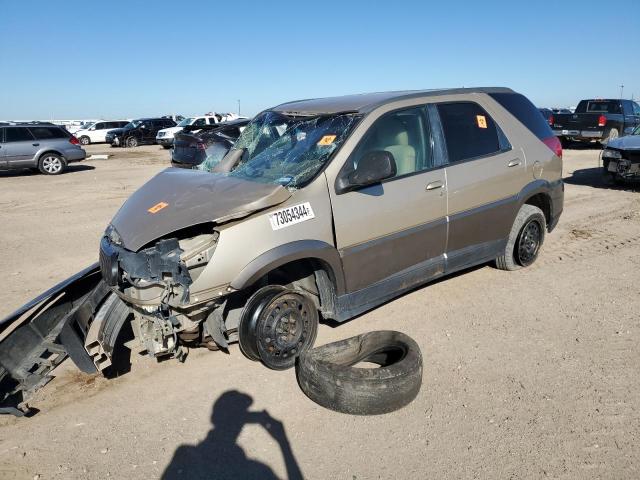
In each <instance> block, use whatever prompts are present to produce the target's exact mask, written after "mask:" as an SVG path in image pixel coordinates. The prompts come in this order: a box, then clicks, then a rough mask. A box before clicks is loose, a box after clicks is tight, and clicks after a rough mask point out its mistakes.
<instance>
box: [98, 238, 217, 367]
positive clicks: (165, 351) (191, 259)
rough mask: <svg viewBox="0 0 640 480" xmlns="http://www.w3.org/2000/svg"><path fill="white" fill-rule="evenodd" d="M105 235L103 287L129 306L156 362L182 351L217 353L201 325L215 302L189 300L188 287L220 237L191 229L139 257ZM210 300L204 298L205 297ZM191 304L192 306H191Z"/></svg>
mask: <svg viewBox="0 0 640 480" xmlns="http://www.w3.org/2000/svg"><path fill="white" fill-rule="evenodd" d="M113 232H115V230H113V229H112V230H109V229H108V230H107V232H105V236H104V237H103V239H102V241H101V245H100V267H101V270H102V275H103V278H104V280H105V282H106V283H107V284H108V285H110V286H111V288H112V290H114V291H115V292H116V293H117V294H118V296H119V297H120V298H121V299H122V300H123V301H124V302H125V303H127V304H128V305H129V307H130V309H131V311H132V312H133V314H134V319H133V322H132V327H133V331H134V333H135V336H136V338H137V339H138V341H139V343H140V346H141V347H142V349H144V350H145V351H146V352H147V353H148V354H149V355H150V356H152V357H155V358H168V357H177V358H178V359H182V358H184V356H185V351H184V349H183V347H185V346H186V347H196V346H204V347H207V348H209V349H217V345H216V343H215V342H213V340H212V338H211V337H210V336H208V335H207V334H206V332H204V329H203V326H202V324H203V322H204V320H205V319H206V316H207V315H208V313H209V312H210V311H211V309H213V308H215V304H216V302H217V300H213V299H211V298H200V299H198V297H197V296H195V295H191V292H190V287H191V285H192V284H193V282H194V281H195V280H196V279H197V278H198V277H199V276H200V274H201V273H202V271H203V270H204V268H205V267H206V266H207V264H208V263H209V261H210V260H211V258H212V256H213V252H214V251H215V247H216V245H217V241H218V236H219V234H218V232H216V231H213V230H211V231H210V233H209V232H207V233H202V228H200V229H198V230H195V231H194V230H193V229H189V230H186V231H182V232H177V233H176V234H175V235H176V236H183V237H184V238H181V239H178V238H163V239H159V240H157V241H156V242H155V243H154V244H153V245H152V246H149V247H147V248H143V249H142V250H140V251H138V252H132V251H130V250H127V249H126V248H124V247H123V246H121V245H118V244H117V243H115V241H114V240H116V237H115V236H114V234H113ZM205 297H206V296H205ZM192 300H193V302H192Z"/></svg>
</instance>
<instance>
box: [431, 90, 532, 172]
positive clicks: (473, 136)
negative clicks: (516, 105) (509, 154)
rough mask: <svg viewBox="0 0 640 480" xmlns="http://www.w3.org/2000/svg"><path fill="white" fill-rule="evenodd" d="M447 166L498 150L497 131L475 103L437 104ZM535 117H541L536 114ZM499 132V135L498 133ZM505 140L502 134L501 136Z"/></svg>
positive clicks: (491, 121) (487, 115)
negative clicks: (445, 147)
mask: <svg viewBox="0 0 640 480" xmlns="http://www.w3.org/2000/svg"><path fill="white" fill-rule="evenodd" d="M438 113H439V115H440V122H441V124H442V129H443V131H444V136H445V143H446V145H447V152H448V156H449V163H454V162H461V161H464V160H470V159H473V158H477V157H485V156H487V155H491V154H495V153H498V152H500V151H502V150H504V149H508V148H510V146H509V147H508V148H507V145H504V147H501V145H500V144H501V141H500V138H499V134H498V128H497V126H496V124H495V122H494V121H493V119H492V118H491V117H490V116H489V114H488V113H487V112H486V111H485V110H484V109H483V108H482V107H481V106H480V105H478V104H477V103H474V102H455V103H440V104H438ZM538 117H539V118H542V117H541V116H540V114H538ZM500 133H502V132H500ZM501 136H502V138H503V140H502V141H503V142H505V141H506V137H504V134H502V135H501Z"/></svg>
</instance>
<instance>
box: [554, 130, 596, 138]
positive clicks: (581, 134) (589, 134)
mask: <svg viewBox="0 0 640 480" xmlns="http://www.w3.org/2000/svg"><path fill="white" fill-rule="evenodd" d="M553 134H554V135H555V136H556V137H571V138H579V139H585V140H594V139H601V138H604V131H602V130H554V131H553Z"/></svg>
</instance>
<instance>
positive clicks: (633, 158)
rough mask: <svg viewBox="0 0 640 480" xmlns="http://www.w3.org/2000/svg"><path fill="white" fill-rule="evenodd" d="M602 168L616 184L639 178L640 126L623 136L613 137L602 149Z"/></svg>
mask: <svg viewBox="0 0 640 480" xmlns="http://www.w3.org/2000/svg"><path fill="white" fill-rule="evenodd" d="M602 168H603V171H604V174H605V176H606V177H609V178H610V180H612V181H613V182H614V183H616V184H621V183H623V182H624V181H625V180H638V179H640V126H638V127H636V129H635V130H634V131H633V132H632V133H631V135H627V136H625V137H623V138H615V139H613V140H611V141H610V142H609V143H607V145H606V147H605V148H604V149H603V150H602Z"/></svg>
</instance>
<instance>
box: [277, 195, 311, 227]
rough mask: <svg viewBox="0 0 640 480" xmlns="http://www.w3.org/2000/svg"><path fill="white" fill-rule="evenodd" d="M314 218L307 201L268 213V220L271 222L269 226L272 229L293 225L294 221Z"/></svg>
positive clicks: (298, 221)
mask: <svg viewBox="0 0 640 480" xmlns="http://www.w3.org/2000/svg"><path fill="white" fill-rule="evenodd" d="M312 218H315V215H314V214H313V209H312V208H311V204H310V203H309V202H305V203H301V204H300V205H293V206H292V207H287V208H283V209H281V210H276V211H275V212H271V213H270V214H269V221H270V222H271V228H273V229H274V230H280V229H281V228H285V227H288V226H290V225H295V224H296V223H300V222H305V221H307V220H311V219H312Z"/></svg>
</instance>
